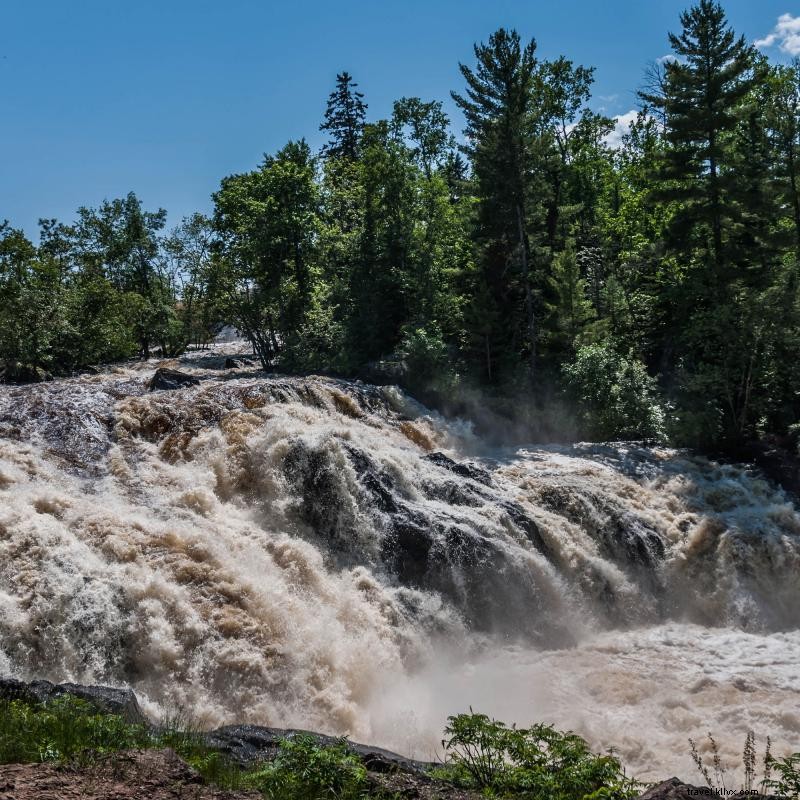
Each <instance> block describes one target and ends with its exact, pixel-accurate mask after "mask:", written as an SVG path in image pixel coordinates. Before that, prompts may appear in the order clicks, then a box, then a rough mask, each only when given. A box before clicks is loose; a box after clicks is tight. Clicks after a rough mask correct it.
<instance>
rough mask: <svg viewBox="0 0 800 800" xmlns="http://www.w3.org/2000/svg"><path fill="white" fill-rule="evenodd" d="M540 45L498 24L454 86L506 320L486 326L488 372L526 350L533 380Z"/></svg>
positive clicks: (483, 240)
mask: <svg viewBox="0 0 800 800" xmlns="http://www.w3.org/2000/svg"><path fill="white" fill-rule="evenodd" d="M535 50H536V42H535V41H533V40H531V41H530V42H529V43H528V44H527V45H524V46H523V45H522V43H521V41H520V36H519V34H518V33H517V32H516V31H513V30H512V31H507V30H505V29H504V28H500V29H499V30H497V31H496V32H495V33H493V34H492V35H491V36H490V37H489V42H488V44H478V45H475V47H474V52H475V58H476V61H477V65H476V67H475V69H474V70H473V69H471V68H470V67H468V66H466V65H464V64H459V68H460V70H461V74H462V75H463V76H464V79H465V81H466V83H467V89H466V93H465V94H464V95H460V94H458V93H456V92H453V93H452V97H453V99H454V100H455V102H456V104H457V105H458V107H459V108H460V109H461V110H462V111H463V113H464V116H465V117H466V121H467V127H466V130H465V133H466V135H467V139H468V142H469V144H468V147H467V148H466V150H467V152H468V154H469V155H470V157H471V160H472V166H473V171H474V174H475V178H476V182H477V189H478V194H479V197H480V204H479V212H478V215H479V219H478V231H477V239H478V242H479V244H480V245H481V248H482V251H483V259H482V261H483V269H484V276H483V278H484V281H485V285H486V286H487V288H488V291H489V293H490V295H491V296H492V298H493V301H492V305H493V306H494V307H495V308H496V309H497V312H498V317H496V318H497V319H499V320H501V321H502V324H501V325H500V326H499V329H495V330H494V331H486V332H485V333H484V339H485V341H486V374H487V375H488V373H489V371H490V370H489V365H490V364H497V363H498V362H501V361H506V362H509V361H512V362H513V360H515V359H516V358H517V357H518V354H525V355H526V356H527V362H528V377H529V380H531V381H532V380H533V376H534V373H535V369H536V339H537V329H536V311H535V305H534V286H533V275H532V272H533V255H534V253H533V248H532V247H531V242H530V240H529V236H528V225H529V201H530V198H531V195H532V194H533V187H532V182H531V174H532V170H531V157H532V145H531V142H532V140H531V136H530V134H531V123H532V116H533V97H534V96H533V88H534V81H535V74H536V65H537V62H536V58H535V56H534V53H535ZM520 306H521V307H522V309H523V310H522V313H520ZM487 319H488V317H487ZM493 350H498V351H499V352H493ZM492 372H493V374H495V375H496V374H497V370H496V369H494V368H492Z"/></svg>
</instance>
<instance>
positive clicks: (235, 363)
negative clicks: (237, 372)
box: [224, 358, 250, 369]
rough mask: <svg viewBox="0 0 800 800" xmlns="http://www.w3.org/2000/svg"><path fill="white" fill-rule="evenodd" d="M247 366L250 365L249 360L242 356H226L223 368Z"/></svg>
mask: <svg viewBox="0 0 800 800" xmlns="http://www.w3.org/2000/svg"><path fill="white" fill-rule="evenodd" d="M247 366H250V362H249V361H245V360H244V359H242V358H226V359H225V366H224V369H244V367H247Z"/></svg>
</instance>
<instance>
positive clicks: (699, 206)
mask: <svg viewBox="0 0 800 800" xmlns="http://www.w3.org/2000/svg"><path fill="white" fill-rule="evenodd" d="M680 19H681V24H682V26H683V31H682V32H681V33H680V34H672V33H671V34H669V41H670V44H671V46H672V49H673V51H674V53H675V59H674V60H672V61H669V62H668V63H667V64H666V67H665V70H666V74H665V83H664V94H663V96H662V95H655V94H649V93H647V92H644V93H642V98H643V99H644V100H645V101H646V102H650V103H652V104H653V105H655V106H657V107H659V106H660V107H663V109H664V112H665V120H666V140H667V143H668V145H669V148H668V149H667V150H666V154H665V162H664V168H663V172H662V174H661V176H660V178H661V185H659V186H658V187H657V188H656V192H655V194H656V197H657V198H658V199H659V200H662V201H675V202H676V203H678V204H679V205H678V206H676V207H675V214H674V216H673V219H672V224H671V228H670V234H671V236H670V244H671V245H672V246H673V248H679V249H680V248H682V247H684V243H685V241H686V238H687V237H689V238H690V239H692V240H693V241H694V242H695V243H696V244H697V246H698V247H699V248H700V249H703V250H705V251H706V252H707V253H708V262H710V264H711V265H712V279H714V278H716V279H719V278H721V275H720V273H721V271H722V269H723V265H724V262H725V256H726V251H725V245H726V238H725V232H726V226H727V225H728V224H729V223H730V221H731V220H732V219H734V218H735V215H736V213H737V209H738V202H737V201H738V199H739V198H737V197H736V196H735V191H734V190H733V186H732V183H733V178H734V175H733V173H732V170H731V169H730V168H731V166H732V149H731V143H730V137H729V136H728V134H730V133H731V132H732V131H733V130H734V129H735V127H736V125H737V122H738V115H737V112H738V110H739V107H740V105H741V102H742V100H743V99H744V98H745V97H746V96H747V94H748V93H749V92H750V91H751V89H752V88H753V85H754V82H755V76H754V73H753V69H752V67H753V49H752V47H750V46H749V45H747V43H746V42H745V39H744V37H739V38H736V35H735V34H734V32H733V31H732V30H731V29H730V27H729V26H728V24H727V21H726V18H725V12H724V11H723V10H722V7H721V6H720V5H719V4H718V3H716V2H714V0H700V2H699V3H698V4H697V5H695V6H693V7H692V8H691V9H689V10H688V11H685V12H684V13H683V14H681V18H680Z"/></svg>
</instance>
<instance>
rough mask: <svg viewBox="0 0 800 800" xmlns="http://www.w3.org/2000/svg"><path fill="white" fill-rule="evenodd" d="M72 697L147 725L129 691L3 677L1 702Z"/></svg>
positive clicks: (35, 701) (106, 711)
mask: <svg viewBox="0 0 800 800" xmlns="http://www.w3.org/2000/svg"><path fill="white" fill-rule="evenodd" d="M63 695H71V696H72V697H77V698H78V699H80V700H86V701H87V702H89V703H91V704H92V705H94V706H95V707H97V708H98V709H99V710H100V711H102V712H104V713H106V714H119V715H120V716H121V717H124V718H125V719H126V720H127V721H128V722H131V723H133V724H141V725H147V724H149V723H148V720H147V718H146V717H145V715H144V714H143V713H142V710H141V708H139V703H138V701H137V700H136V695H135V694H134V693H133V692H132V691H131V690H130V689H114V688H111V687H110V686H81V685H80V684H77V683H50V681H30V682H29V683H26V682H25V681H20V680H16V679H15V678H0V699H3V700H24V701H26V702H28V703H31V702H34V703H46V702H48V701H49V700H53V699H55V698H56V697H62V696H63Z"/></svg>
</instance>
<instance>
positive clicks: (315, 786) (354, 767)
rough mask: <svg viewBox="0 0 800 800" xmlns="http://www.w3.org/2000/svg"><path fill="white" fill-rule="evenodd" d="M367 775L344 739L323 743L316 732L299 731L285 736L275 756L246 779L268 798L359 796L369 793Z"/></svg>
mask: <svg viewBox="0 0 800 800" xmlns="http://www.w3.org/2000/svg"><path fill="white" fill-rule="evenodd" d="M366 777H367V771H366V769H364V767H363V765H362V764H361V762H360V761H359V759H358V757H357V756H355V755H354V754H353V753H351V752H350V751H349V750H348V748H347V742H346V740H345V739H340V740H338V741H336V742H335V743H333V744H329V745H320V744H319V742H318V741H317V740H316V739H315V738H314V737H313V736H308V735H297V736H295V737H293V738H292V739H284V740H283V741H282V742H281V743H280V749H279V751H278V755H277V756H276V758H275V759H274V760H273V761H271V762H268V763H265V764H264V765H263V766H262V767H261V768H260V769H257V770H255V771H254V772H252V773H250V774H249V775H248V776H247V778H246V781H245V783H246V785H248V786H251V787H252V788H255V789H258V790H259V791H261V792H263V793H264V796H265V797H267V798H269V800H356V798H361V797H364V795H365V794H366V789H367V783H366Z"/></svg>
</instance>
